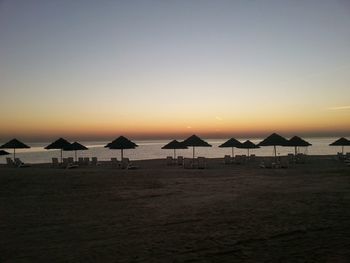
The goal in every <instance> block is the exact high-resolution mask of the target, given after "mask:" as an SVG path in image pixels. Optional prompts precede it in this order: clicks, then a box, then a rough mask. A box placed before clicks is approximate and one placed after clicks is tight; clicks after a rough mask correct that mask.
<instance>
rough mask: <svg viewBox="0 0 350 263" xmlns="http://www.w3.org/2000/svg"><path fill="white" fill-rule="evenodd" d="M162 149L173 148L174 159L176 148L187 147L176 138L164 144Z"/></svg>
mask: <svg viewBox="0 0 350 263" xmlns="http://www.w3.org/2000/svg"><path fill="white" fill-rule="evenodd" d="M162 149H171V150H174V159H176V149H187V146H186V145H183V143H181V142H178V141H177V140H172V141H171V142H169V143H168V144H166V145H164V146H163V147H162Z"/></svg>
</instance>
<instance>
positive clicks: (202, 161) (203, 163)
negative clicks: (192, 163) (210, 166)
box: [198, 157, 207, 169]
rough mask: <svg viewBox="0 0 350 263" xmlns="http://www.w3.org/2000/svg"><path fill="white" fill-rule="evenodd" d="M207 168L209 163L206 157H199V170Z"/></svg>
mask: <svg viewBox="0 0 350 263" xmlns="http://www.w3.org/2000/svg"><path fill="white" fill-rule="evenodd" d="M205 168H207V162H206V159H205V157H198V169H205Z"/></svg>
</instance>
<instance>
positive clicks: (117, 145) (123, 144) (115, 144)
mask: <svg viewBox="0 0 350 263" xmlns="http://www.w3.org/2000/svg"><path fill="white" fill-rule="evenodd" d="M136 147H138V145H137V144H136V143H134V142H132V141H130V140H129V139H127V138H125V137H124V136H120V137H118V138H117V139H115V140H114V141H112V142H110V143H108V144H107V145H106V146H105V148H109V149H119V150H120V151H121V152H120V154H121V160H123V151H124V150H126V149H135V148H136Z"/></svg>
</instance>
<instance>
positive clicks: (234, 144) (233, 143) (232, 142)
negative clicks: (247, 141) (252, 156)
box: [219, 138, 242, 157]
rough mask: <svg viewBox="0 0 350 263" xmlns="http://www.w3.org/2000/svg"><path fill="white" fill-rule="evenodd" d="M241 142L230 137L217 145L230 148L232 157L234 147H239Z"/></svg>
mask: <svg viewBox="0 0 350 263" xmlns="http://www.w3.org/2000/svg"><path fill="white" fill-rule="evenodd" d="M241 145H242V143H241V142H240V141H238V140H236V139H235V138H231V139H229V140H227V141H226V142H224V143H223V144H221V145H219V147H220V148H232V157H234V153H235V152H234V148H235V147H236V148H239V146H241Z"/></svg>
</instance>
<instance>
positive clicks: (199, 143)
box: [182, 135, 211, 159]
mask: <svg viewBox="0 0 350 263" xmlns="http://www.w3.org/2000/svg"><path fill="white" fill-rule="evenodd" d="M182 143H183V145H185V146H188V147H193V159H194V150H195V147H211V145H210V144H209V143H207V142H206V141H203V140H202V139H201V138H199V137H198V136H197V135H192V136H190V137H188V138H187V139H186V140H184V141H183V142H182Z"/></svg>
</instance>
